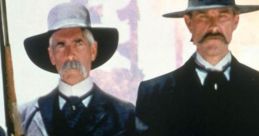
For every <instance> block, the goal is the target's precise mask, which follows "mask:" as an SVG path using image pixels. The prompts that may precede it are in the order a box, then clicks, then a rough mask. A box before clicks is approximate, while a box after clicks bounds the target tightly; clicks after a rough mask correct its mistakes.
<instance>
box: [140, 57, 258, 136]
mask: <svg viewBox="0 0 259 136" xmlns="http://www.w3.org/2000/svg"><path fill="white" fill-rule="evenodd" d="M136 113H137V116H139V118H140V120H141V121H142V122H143V123H144V124H145V125H147V127H148V129H147V131H145V133H144V134H143V135H147V136H214V135H215V136H224V135H226V136H237V135H240V136H241V135H242V136H255V135H259V73H258V72H257V71H255V70H253V69H251V68H248V67H247V66H245V65H243V64H240V63H239V62H238V61H237V60H236V59H235V58H234V57H232V62H231V71H230V81H229V82H228V83H227V85H226V86H225V87H224V91H222V92H219V93H217V92H216V93H215V94H210V93H208V91H207V90H204V89H203V87H202V85H201V83H200V80H199V78H198V75H197V73H196V71H195V62H194V58H193V57H191V58H190V59H189V60H188V61H187V62H186V63H185V64H184V65H183V66H182V67H181V68H179V69H177V70H175V71H173V72H171V73H168V74H165V75H162V76H160V77H157V78H154V79H151V80H148V81H144V82H142V83H141V84H140V87H139V92H138V98H137V105H136Z"/></svg>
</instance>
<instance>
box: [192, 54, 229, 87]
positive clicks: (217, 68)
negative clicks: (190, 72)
mask: <svg viewBox="0 0 259 136" xmlns="http://www.w3.org/2000/svg"><path fill="white" fill-rule="evenodd" d="M231 59H232V58H231V53H230V52H229V53H228V54H227V55H226V56H225V57H224V58H223V59H222V60H221V61H220V62H218V63H217V64H216V65H212V64H210V63H209V62H207V61H206V60H205V59H203V58H202V56H201V55H200V54H199V53H196V55H195V61H196V62H198V63H199V65H202V66H204V67H205V68H206V69H211V70H215V71H222V70H223V68H224V66H226V65H227V64H228V63H230V62H231ZM230 69H231V68H230V67H228V68H227V69H226V70H225V71H224V75H225V76H226V79H227V80H228V81H229V80H230ZM195 71H196V72H197V74H198V77H199V79H200V81H201V84H202V85H203V84H204V81H205V78H206V76H207V74H208V73H207V72H205V71H203V70H200V69H198V68H196V69H195Z"/></svg>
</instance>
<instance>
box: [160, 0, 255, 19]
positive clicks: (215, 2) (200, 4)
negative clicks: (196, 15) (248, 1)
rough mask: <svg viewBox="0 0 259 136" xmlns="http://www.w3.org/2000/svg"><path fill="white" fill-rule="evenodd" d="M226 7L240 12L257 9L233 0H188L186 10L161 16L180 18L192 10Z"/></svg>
mask: <svg viewBox="0 0 259 136" xmlns="http://www.w3.org/2000/svg"><path fill="white" fill-rule="evenodd" d="M227 7H231V8H234V9H235V10H236V11H238V12H239V13H240V14H241V13H247V12H252V11H256V10H259V5H236V3H235V0H189V2H188V8H187V9H186V10H183V11H178V12H171V13H167V14H164V15H163V16H164V17H171V18H180V17H183V16H184V15H185V14H186V13H189V12H192V11H197V10H207V9H213V8H227Z"/></svg>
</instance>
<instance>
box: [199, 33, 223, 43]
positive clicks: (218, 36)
mask: <svg viewBox="0 0 259 136" xmlns="http://www.w3.org/2000/svg"><path fill="white" fill-rule="evenodd" d="M210 37H217V39H220V40H222V41H223V42H225V43H226V44H228V41H227V39H226V37H225V36H224V35H223V34H221V33H206V34H205V35H204V36H203V37H202V38H201V40H199V42H198V43H203V42H204V41H205V40H206V39H207V38H210Z"/></svg>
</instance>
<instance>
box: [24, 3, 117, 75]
mask: <svg viewBox="0 0 259 136" xmlns="http://www.w3.org/2000/svg"><path fill="white" fill-rule="evenodd" d="M73 27H81V28H87V29H88V30H89V31H91V32H92V34H93V36H94V39H95V41H97V43H98V52H97V57H96V59H95V61H94V62H92V69H94V68H96V67H98V66H100V65H102V64H104V63H105V62H106V61H107V60H109V59H110V58H111V57H112V55H113V54H114V52H115V51H116V49H117V46H118V37H119V35H118V31H117V29H116V28H108V27H91V21H90V15H89V12H88V10H87V9H86V7H85V6H83V5H80V4H76V3H62V4H59V5H57V6H55V7H54V8H52V9H51V10H50V12H49V15H48V31H47V32H45V33H42V34H39V35H35V36H32V37H29V38H26V39H25V40H24V46H25V50H26V52H27V54H28V56H29V58H30V59H31V61H32V62H33V63H34V64H36V65H37V66H39V67H40V68H42V69H44V70H47V71H50V72H54V73H57V70H56V68H55V66H53V65H52V64H51V62H50V59H49V55H48V46H49V38H50V37H51V35H52V34H53V32H55V31H57V30H59V29H62V28H73Z"/></svg>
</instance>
